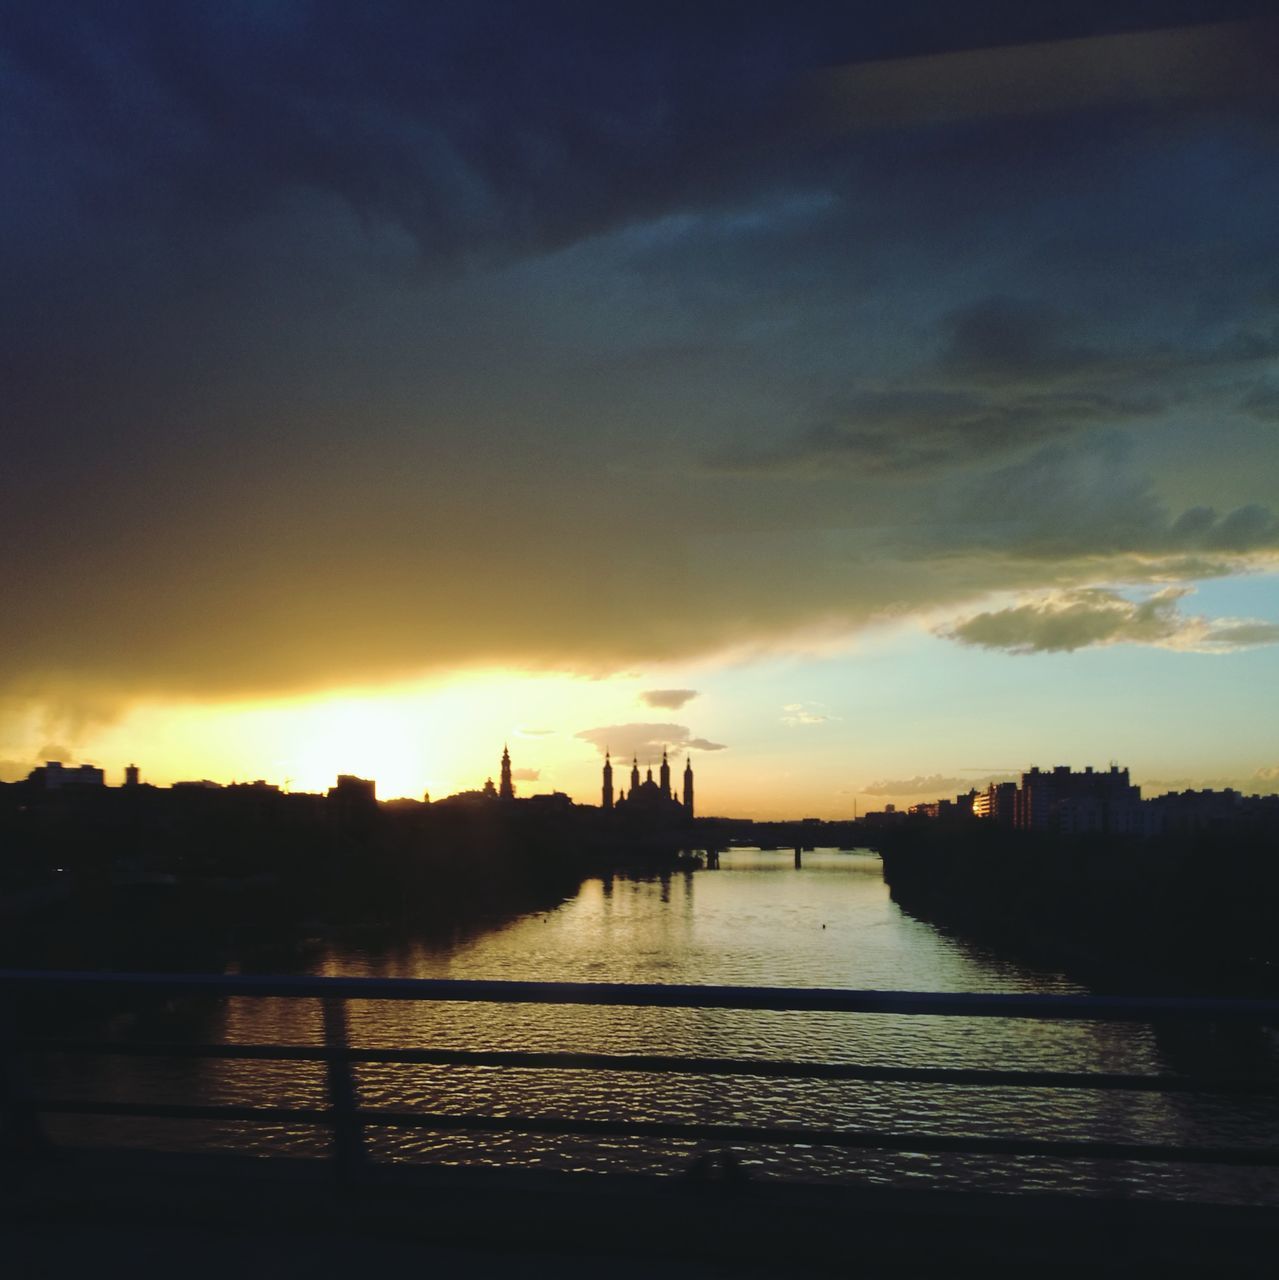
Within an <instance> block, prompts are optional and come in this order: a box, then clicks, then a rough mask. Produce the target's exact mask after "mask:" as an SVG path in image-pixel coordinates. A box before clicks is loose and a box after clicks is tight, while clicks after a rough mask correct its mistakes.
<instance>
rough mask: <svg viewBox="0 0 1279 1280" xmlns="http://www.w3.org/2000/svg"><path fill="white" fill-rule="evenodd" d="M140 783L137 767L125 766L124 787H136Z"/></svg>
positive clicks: (133, 765) (132, 765) (134, 765)
mask: <svg viewBox="0 0 1279 1280" xmlns="http://www.w3.org/2000/svg"><path fill="white" fill-rule="evenodd" d="M139 781H141V779H140V778H139V776H138V766H137V765H136V764H127V765H125V766H124V785H125V786H126V787H136V786H137V785H138V783H139Z"/></svg>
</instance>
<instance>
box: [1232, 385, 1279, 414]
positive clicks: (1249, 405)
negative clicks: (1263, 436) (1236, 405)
mask: <svg viewBox="0 0 1279 1280" xmlns="http://www.w3.org/2000/svg"><path fill="white" fill-rule="evenodd" d="M1241 407H1242V408H1243V409H1244V411H1245V412H1247V413H1250V414H1251V415H1252V416H1253V417H1254V418H1260V419H1261V420H1262V421H1263V422H1279V387H1276V386H1272V385H1270V384H1269V383H1264V382H1263V383H1258V384H1257V386H1255V387H1254V388H1253V389H1252V390H1251V391H1250V392H1249V393H1248V394H1247V395H1246V396H1245V397H1244V399H1243V402H1242V405H1241Z"/></svg>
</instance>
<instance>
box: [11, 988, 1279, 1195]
mask: <svg viewBox="0 0 1279 1280" xmlns="http://www.w3.org/2000/svg"><path fill="white" fill-rule="evenodd" d="M91 992H98V993H116V994H118V995H120V996H122V997H123V996H126V995H127V996H129V997H133V998H136V997H137V996H139V995H146V994H149V995H152V996H164V997H170V998H171V997H176V996H219V997H237V998H249V999H255V998H258V999H260V998H268V997H275V998H281V997H282V998H287V999H295V1000H308V1001H317V1002H318V1003H319V1006H320V1009H321V1011H322V1019H323V1031H324V1043H323V1044H316V1045H298V1044H242V1043H226V1042H223V1043H189V1042H186V1041H178V1042H169V1041H165V1042H159V1041H136V1040H125V1039H108V1038H103V1037H98V1036H94V1037H87V1038H84V1037H80V1038H75V1037H65V1036H63V1037H54V1036H37V1035H32V1034H30V1033H28V1032H27V1031H25V1030H24V1029H23V1026H22V1021H23V1019H22V1018H21V1017H20V1016H19V1015H18V1013H17V1012H16V1011H17V1010H18V1009H19V1008H20V1007H22V1006H23V1005H24V1004H25V1003H28V1002H30V1001H32V1000H42V999H44V998H51V997H54V996H55V995H57V994H64V995H66V994H77V995H81V996H83V995H84V994H85V993H91ZM350 1000H396V1001H468V1002H485V1003H496V1004H507V1005H513V1004H521V1005H524V1004H535V1005H604V1006H615V1007H617V1006H621V1007H639V1008H646V1009H647V1008H667V1009H739V1010H774V1011H787V1012H808V1013H816V1012H821V1013H847V1014H893V1015H906V1016H913V1015H921V1014H927V1015H931V1016H941V1017H963V1018H974V1017H976V1018H1016V1019H1034V1020H1039V1021H1061V1020H1080V1021H1107V1022H1111V1021H1123V1022H1137V1023H1153V1024H1163V1023H1187V1022H1189V1023H1195V1022H1197V1023H1218V1024H1219V1023H1240V1022H1245V1023H1252V1024H1257V1023H1262V1024H1279V1000H1262V999H1209V998H1200V999H1196V998H1188V999H1183V998H1175V997H1154V998H1142V999H1136V998H1128V997H1118V996H1086V995H1022V994H1011V995H1007V994H948V993H937V992H897V991H849V990H841V989H821V988H782V987H719V986H682V985H633V984H619V983H568V982H497V981H463V980H435V979H423V980H419V979H378V978H313V977H268V976H217V975H204V974H197V975H158V974H115V973H92V972H91V973H76V972H61V971H59V972H28V971H13V970H7V971H6V970H0V1122H2V1123H3V1125H4V1133H3V1136H4V1145H5V1147H6V1148H7V1150H8V1151H9V1152H10V1153H11V1154H12V1153H14V1152H18V1153H24V1154H27V1155H35V1154H38V1153H39V1152H40V1151H41V1150H42V1149H44V1148H45V1145H46V1144H45V1142H44V1138H43V1134H42V1131H41V1126H40V1117H41V1116H42V1115H62V1116H73V1115H78V1116H115V1117H134V1118H140V1119H141V1118H147V1119H179V1120H213V1121H239V1122H246V1123H249V1124H254V1123H257V1124H280V1123H289V1124H299V1125H318V1126H322V1127H325V1128H327V1129H328V1130H329V1131H330V1132H331V1133H332V1135H333V1146H332V1151H333V1157H334V1161H335V1167H336V1169H337V1171H338V1173H339V1175H340V1177H341V1178H343V1179H345V1180H350V1179H355V1178H358V1176H359V1172H360V1170H361V1168H362V1167H363V1165H364V1162H365V1137H366V1134H367V1133H368V1132H369V1131H370V1130H372V1129H419V1130H434V1131H438V1132H441V1133H447V1132H453V1133H477V1134H478V1133H507V1134H527V1135H542V1136H550V1135H558V1136H564V1137H581V1138H631V1139H649V1140H669V1141H680V1142H694V1143H703V1144H726V1145H732V1146H742V1145H751V1146H772V1147H776V1146H780V1145H798V1146H818V1147H821V1146H825V1147H833V1148H843V1149H860V1150H866V1151H887V1152H913V1153H962V1154H971V1155H988V1156H1037V1157H1052V1158H1058V1159H1086V1160H1126V1161H1139V1162H1153V1163H1164V1162H1178V1163H1190V1164H1205V1163H1208V1164H1221V1165H1234V1166H1250V1167H1254V1168H1255V1167H1267V1168H1274V1167H1279V1150H1276V1148H1275V1147H1274V1146H1273V1145H1270V1146H1229V1145H1180V1144H1169V1143H1156V1142H1117V1141H1111V1140H1094V1139H1054V1138H1043V1137H1035V1136H1033V1135H1027V1136H1024V1137H1023V1136H1008V1135H1001V1136H993V1135H981V1134H963V1135H952V1134H941V1133H934V1134H929V1133H917V1132H896V1131H888V1130H878V1129H863V1128H854V1127H842V1126H841V1127H835V1128H830V1127H822V1128H817V1127H812V1126H802V1125H792V1124H786V1125H755V1124H723V1123H709V1122H708V1123H697V1122H682V1121H674V1120H651V1119H638V1118H629V1119H628V1118H618V1119H585V1118H574V1117H567V1116H562V1117H561V1116H511V1115H480V1114H471V1113H455V1112H448V1113H443V1112H439V1111H405V1110H397V1109H390V1108H385V1107H366V1106H362V1105H361V1104H360V1101H359V1092H358V1088H357V1083H356V1077H355V1070H356V1068H358V1067H359V1066H362V1065H367V1064H412V1065H432V1066H458V1067H522V1068H539V1069H544V1070H565V1071H582V1070H588V1071H596V1072H633V1073H634V1072H638V1073H645V1074H656V1075H671V1076H678V1075H686V1076H689V1075H691V1076H708V1075H713V1076H736V1077H747V1078H750V1077H754V1078H772V1079H777V1078H786V1079H797V1080H827V1081H860V1082H877V1083H899V1084H918V1085H949V1086H959V1087H976V1088H991V1087H1005V1088H1021V1089H1063V1090H1072V1089H1090V1090H1111V1091H1128V1092H1138V1093H1177V1092H1196V1093H1215V1094H1228V1095H1267V1096H1272V1097H1273V1096H1275V1095H1276V1094H1279V1082H1276V1081H1275V1080H1274V1079H1273V1078H1257V1077H1240V1076H1237V1075H1224V1074H1223V1075H1214V1074H1206V1073H1197V1074H1194V1075H1189V1074H1167V1073H1163V1074H1151V1073H1127V1072H1095V1071H1083V1072H1080V1071H1060V1070H1025V1069H1003V1068H981V1069H976V1068H969V1067H922V1066H892V1065H880V1064H857V1063H844V1062H798V1061H787V1060H775V1059H754V1058H726V1057H705V1056H676V1055H667V1054H637V1053H622V1054H614V1053H574V1052H560V1051H550V1052H542V1051H520V1050H488V1049H456V1048H453V1049H447V1048H378V1047H359V1046H353V1045H352V1044H351V1043H350V1036H349V1034H348V1026H347V1002H348V1001H350ZM6 1011H7V1012H6ZM40 1053H59V1054H72V1055H90V1056H125V1057H135V1058H139V1057H142V1058H145V1057H153V1058H170V1059H182V1058H186V1059H192V1058H204V1059H222V1060H240V1061H244V1060H259V1061H280V1062H298V1063H322V1064H323V1065H324V1068H325V1076H326V1086H327V1088H326V1094H327V1096H326V1099H325V1105H324V1106H317V1107H299V1106H272V1105H253V1106H244V1105H228V1104H212V1103H202V1102H189V1103H161V1102H133V1101H130V1102H124V1101H114V1100H110V1099H87V1100H86V1099H79V1098H59V1097H53V1096H46V1095H45V1094H43V1093H42V1092H41V1091H40V1089H39V1086H38V1082H35V1081H32V1080H30V1079H29V1078H28V1077H27V1075H26V1073H25V1064H26V1063H27V1061H28V1060H29V1057H30V1055H33V1054H40Z"/></svg>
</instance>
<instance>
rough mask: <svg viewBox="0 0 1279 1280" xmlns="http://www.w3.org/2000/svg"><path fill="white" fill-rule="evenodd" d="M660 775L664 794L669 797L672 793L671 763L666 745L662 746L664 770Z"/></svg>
mask: <svg viewBox="0 0 1279 1280" xmlns="http://www.w3.org/2000/svg"><path fill="white" fill-rule="evenodd" d="M658 776H659V778H660V780H661V781H660V785H661V788H662V795H664V796H667V797H668V798H669V796H670V794H671V763H670V761H669V760H667V758H666V748H665V747H663V748H662V771H661V773H660V774H659V775H658Z"/></svg>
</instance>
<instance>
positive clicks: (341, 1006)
mask: <svg viewBox="0 0 1279 1280" xmlns="http://www.w3.org/2000/svg"><path fill="white" fill-rule="evenodd" d="M320 1003H321V1006H322V1007H323V1010H324V1045H325V1048H326V1050H327V1051H328V1052H327V1058H326V1062H327V1074H328V1093H329V1107H330V1109H331V1111H332V1113H333V1157H334V1160H335V1161H336V1162H337V1175H338V1181H339V1182H342V1183H344V1184H349V1183H352V1182H354V1181H355V1180H356V1179H357V1178H358V1177H359V1174H360V1168H361V1166H362V1165H363V1164H364V1126H363V1125H362V1124H361V1123H360V1117H359V1114H358V1111H359V1102H358V1099H357V1098H356V1094H355V1079H354V1077H353V1076H352V1074H351V1060H350V1058H349V1057H348V1056H347V1049H348V1045H347V1034H346V998H345V997H344V996H325V997H324V998H323V1000H322V1001H321V1002H320Z"/></svg>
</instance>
